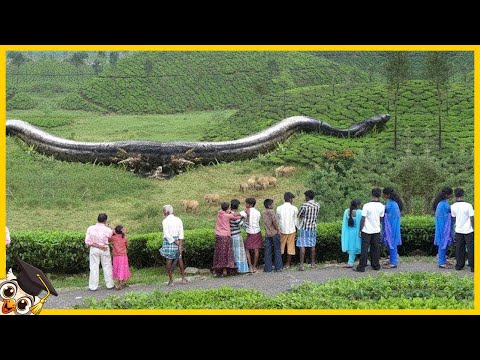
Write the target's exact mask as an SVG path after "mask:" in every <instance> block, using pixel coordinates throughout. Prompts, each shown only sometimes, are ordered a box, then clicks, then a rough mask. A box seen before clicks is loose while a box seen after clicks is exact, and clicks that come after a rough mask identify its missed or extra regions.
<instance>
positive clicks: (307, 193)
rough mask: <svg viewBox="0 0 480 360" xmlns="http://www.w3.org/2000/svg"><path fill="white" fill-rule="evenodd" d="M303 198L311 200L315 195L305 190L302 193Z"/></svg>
mask: <svg viewBox="0 0 480 360" xmlns="http://www.w3.org/2000/svg"><path fill="white" fill-rule="evenodd" d="M304 194H305V196H306V197H307V198H308V200H313V198H314V197H315V193H314V192H313V191H312V190H307V191H305V192H304Z"/></svg>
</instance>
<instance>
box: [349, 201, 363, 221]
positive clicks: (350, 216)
mask: <svg viewBox="0 0 480 360" xmlns="http://www.w3.org/2000/svg"><path fill="white" fill-rule="evenodd" d="M360 204H361V201H360V200H358V199H354V200H352V202H351V203H350V211H349V212H348V226H350V227H354V226H355V221H353V217H352V211H353V210H356V209H358V205H360Z"/></svg>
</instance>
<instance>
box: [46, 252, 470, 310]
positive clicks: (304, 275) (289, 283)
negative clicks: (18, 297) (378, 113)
mask: <svg viewBox="0 0 480 360" xmlns="http://www.w3.org/2000/svg"><path fill="white" fill-rule="evenodd" d="M365 270H366V271H365V272H364V273H358V272H355V271H352V269H347V268H343V267H342V264H334V265H331V264H326V265H323V264H322V265H320V266H319V268H318V269H310V268H309V267H308V266H306V267H305V271H298V270H297V269H289V270H284V271H283V272H280V273H274V272H272V273H264V272H263V271H259V272H257V273H256V274H249V275H238V276H232V277H226V278H214V277H212V276H211V275H203V276H202V275H195V276H191V277H188V279H189V280H190V282H189V283H188V284H179V283H175V285H174V286H167V285H166V284H164V283H161V284H160V283H159V284H153V285H130V286H129V287H127V288H125V289H122V290H120V291H115V290H107V289H106V288H99V289H98V290H97V291H94V292H93V291H89V290H88V289H87V288H85V289H78V288H76V289H57V292H58V296H57V297H55V296H50V297H49V298H48V300H47V301H46V303H45V306H44V308H45V309H69V308H73V306H74V305H77V304H80V303H81V302H82V301H83V299H84V298H86V297H94V298H98V299H102V298H105V297H107V296H110V295H124V294H125V293H127V292H131V291H134V292H138V291H153V290H160V291H174V290H188V289H211V288H217V287H222V286H229V287H232V288H234V289H255V290H259V291H262V292H264V293H265V294H267V295H276V294H278V293H279V292H282V291H287V290H289V289H291V288H293V287H296V286H298V285H299V284H301V283H303V282H305V281H312V282H319V283H322V282H325V281H328V280H332V279H337V278H344V277H349V278H357V277H361V276H369V275H371V276H376V275H378V274H379V273H395V272H399V273H400V272H418V271H427V272H450V273H457V274H459V275H461V276H473V273H472V272H470V268H468V267H466V268H465V269H464V270H462V271H456V270H454V269H452V270H446V269H439V268H438V267H437V266H436V263H433V262H428V261H411V262H406V263H402V264H401V265H400V266H399V268H397V269H388V270H384V269H382V270H380V271H374V270H373V269H372V268H371V267H370V266H368V267H367V268H366V269H365ZM175 275H176V280H179V274H178V271H177V272H176V273H175ZM100 280H101V281H102V280H103V279H100ZM100 283H101V282H100Z"/></svg>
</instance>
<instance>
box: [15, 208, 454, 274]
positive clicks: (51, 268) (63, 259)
mask: <svg viewBox="0 0 480 360" xmlns="http://www.w3.org/2000/svg"><path fill="white" fill-rule="evenodd" d="M341 226H342V224H341V222H340V221H336V222H321V223H320V224H319V225H318V228H317V245H316V250H317V260H318V261H320V262H324V261H338V262H344V261H346V259H347V254H346V253H343V252H342V250H341V247H340V233H341ZM11 237H12V245H11V246H10V247H9V248H8V249H7V265H8V266H13V267H14V268H15V266H14V265H15V264H13V260H12V255H13V254H16V255H17V256H19V257H20V258H22V259H23V260H24V261H26V262H28V263H31V264H32V265H35V266H37V267H39V268H41V269H42V270H44V271H46V272H53V273H79V272H83V271H86V270H88V249H87V247H86V246H85V245H84V239H85V233H83V232H61V231H12V233H11ZM433 238H434V220H433V217H429V216H406V217H403V218H402V240H403V245H402V246H400V247H399V248H398V252H399V254H400V255H401V256H408V255H432V256H433V255H436V254H437V248H436V247H435V246H434V245H433ZM128 239H129V248H128V257H129V262H130V265H131V266H134V267H138V268H142V267H151V266H163V265H164V264H165V259H164V258H163V257H162V256H160V253H159V249H160V247H161V246H162V242H163V240H162V234H161V233H160V232H158V233H149V234H138V235H133V234H132V235H129V237H128ZM214 248H215V231H214V230H213V229H196V230H185V255H184V259H185V265H186V266H195V267H199V268H210V267H211V266H212V262H213V252H214ZM382 249H383V250H382V251H383V255H386V253H387V252H386V248H385V247H382ZM450 254H451V255H453V249H450ZM298 256H299V255H298V252H297V255H296V256H295V259H294V261H298ZM308 256H309V255H308V252H307V258H308ZM260 263H263V251H262V252H261V253H260Z"/></svg>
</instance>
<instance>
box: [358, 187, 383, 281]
mask: <svg viewBox="0 0 480 360" xmlns="http://www.w3.org/2000/svg"><path fill="white" fill-rule="evenodd" d="M381 195H382V190H381V189H379V188H374V189H372V201H370V202H368V203H366V204H365V205H363V208H362V220H361V221H360V229H361V230H360V233H359V235H360V237H361V238H362V249H361V254H360V262H359V264H358V266H357V267H356V269H354V270H355V271H359V272H365V266H367V253H368V247H369V246H370V261H371V264H372V268H373V270H380V240H381V228H380V219H381V218H383V217H384V216H385V205H383V204H382V203H381V202H380V196H381Z"/></svg>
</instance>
